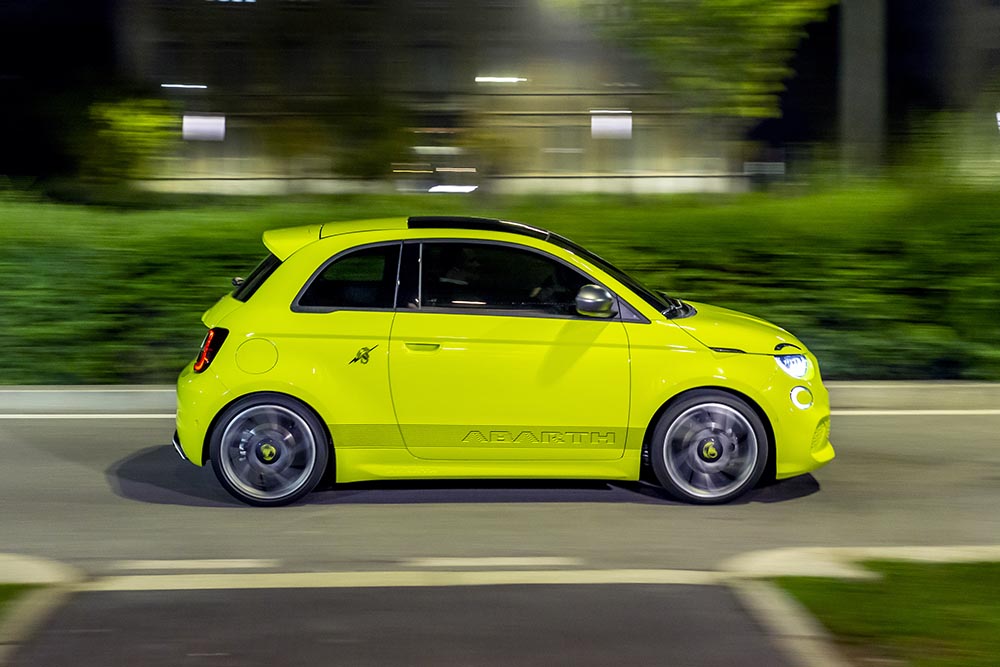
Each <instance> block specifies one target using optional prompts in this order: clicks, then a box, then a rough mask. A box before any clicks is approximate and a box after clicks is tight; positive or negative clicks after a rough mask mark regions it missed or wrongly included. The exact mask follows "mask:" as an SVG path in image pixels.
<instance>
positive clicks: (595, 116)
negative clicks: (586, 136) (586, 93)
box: [590, 109, 632, 139]
mask: <svg viewBox="0 0 1000 667" xmlns="http://www.w3.org/2000/svg"><path fill="white" fill-rule="evenodd" d="M590 136H591V137H595V138H597V139H631V138H632V112H631V111H629V110H628V109H621V110H615V109H591V110H590Z"/></svg>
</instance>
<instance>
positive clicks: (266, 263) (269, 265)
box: [233, 255, 281, 303]
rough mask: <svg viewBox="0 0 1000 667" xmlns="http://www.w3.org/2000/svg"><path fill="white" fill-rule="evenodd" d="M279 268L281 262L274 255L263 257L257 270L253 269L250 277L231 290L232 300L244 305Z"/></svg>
mask: <svg viewBox="0 0 1000 667" xmlns="http://www.w3.org/2000/svg"><path fill="white" fill-rule="evenodd" d="M279 266H281V260H280V259H278V258H277V257H275V256H274V255H268V256H267V257H265V258H264V260H263V261H262V262H261V263H260V264H258V265H257V268H255V269H254V270H253V271H252V272H251V273H250V275H249V276H247V279H246V280H244V281H243V282H242V283H240V284H239V285H238V286H237V287H236V289H234V290H233V298H234V299H236V300H237V301H243V302H244V303H245V302H246V301H247V300H248V299H249V298H250V297H252V296H253V295H254V292H256V291H257V289H258V288H259V287H260V286H261V285H263V284H264V281H265V280H267V279H268V278H269V277H270V276H271V274H272V273H274V270H275V269H276V268H278V267H279Z"/></svg>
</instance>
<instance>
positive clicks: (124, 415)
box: [0, 412, 177, 419]
mask: <svg viewBox="0 0 1000 667" xmlns="http://www.w3.org/2000/svg"><path fill="white" fill-rule="evenodd" d="M176 417H177V414H176V413H173V412H171V413H169V414H168V413H166V412H160V413H140V412H137V413H128V412H111V413H103V414H102V413H96V412H91V413H86V412H78V413H65V412H60V413H55V414H45V413H42V412H29V413H22V414H13V415H2V414H0V419H175V418H176Z"/></svg>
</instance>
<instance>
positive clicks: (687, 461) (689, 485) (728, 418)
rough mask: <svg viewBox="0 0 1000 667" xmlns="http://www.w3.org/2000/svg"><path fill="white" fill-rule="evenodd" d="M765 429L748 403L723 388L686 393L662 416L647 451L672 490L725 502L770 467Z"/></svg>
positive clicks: (686, 496)
mask: <svg viewBox="0 0 1000 667" xmlns="http://www.w3.org/2000/svg"><path fill="white" fill-rule="evenodd" d="M768 448H769V445H768V439H767V430H766V429H765V428H764V424H763V422H762V421H761V419H760V417H759V416H758V415H757V413H756V412H755V411H754V410H753V408H751V407H750V406H749V405H748V404H747V403H746V401H744V400H742V399H740V398H738V397H736V396H733V395H732V394H728V393H725V392H722V391H716V390H699V391H693V392H691V393H690V394H688V395H686V396H684V397H683V398H681V400H679V401H678V402H677V403H675V404H674V405H672V406H670V407H669V408H668V409H667V411H666V412H664V413H663V415H662V416H661V417H660V420H659V421H658V422H657V424H656V428H655V430H654V431H653V439H652V442H651V443H650V448H649V454H650V459H651V461H652V464H653V470H654V471H655V472H656V478H657V479H658V480H659V482H660V484H661V485H662V486H663V488H664V489H666V490H667V492H668V493H670V494H671V495H673V496H674V497H676V498H678V499H679V500H684V501H687V502H691V503H697V504H702V505H713V504H718V503H724V502H727V501H729V500H732V499H733V498H736V497H737V496H739V495H741V494H743V493H745V492H746V491H749V490H750V489H752V488H753V487H754V485H756V484H757V482H758V481H759V480H760V478H761V475H763V473H764V468H765V467H766V465H767V456H768Z"/></svg>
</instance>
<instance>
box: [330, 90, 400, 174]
mask: <svg viewBox="0 0 1000 667" xmlns="http://www.w3.org/2000/svg"><path fill="white" fill-rule="evenodd" d="M336 111H337V116H338V117H337V121H336V128H335V134H336V137H337V149H336V154H335V166H334V171H335V173H337V174H340V175H342V176H349V177H354V178H362V179H366V180H375V179H382V178H386V177H388V176H389V175H390V171H391V165H392V163H393V162H398V161H400V160H401V159H405V158H406V157H407V155H408V149H409V147H410V134H409V132H408V131H407V127H408V126H409V125H411V123H410V119H409V117H408V114H407V111H406V110H405V109H404V108H403V107H402V106H400V105H398V104H396V103H394V102H392V101H391V100H390V99H389V98H388V97H385V96H381V95H372V96H360V97H350V98H346V99H345V100H344V101H343V102H342V103H341V104H340V106H339V108H338V109H337V110H336Z"/></svg>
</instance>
